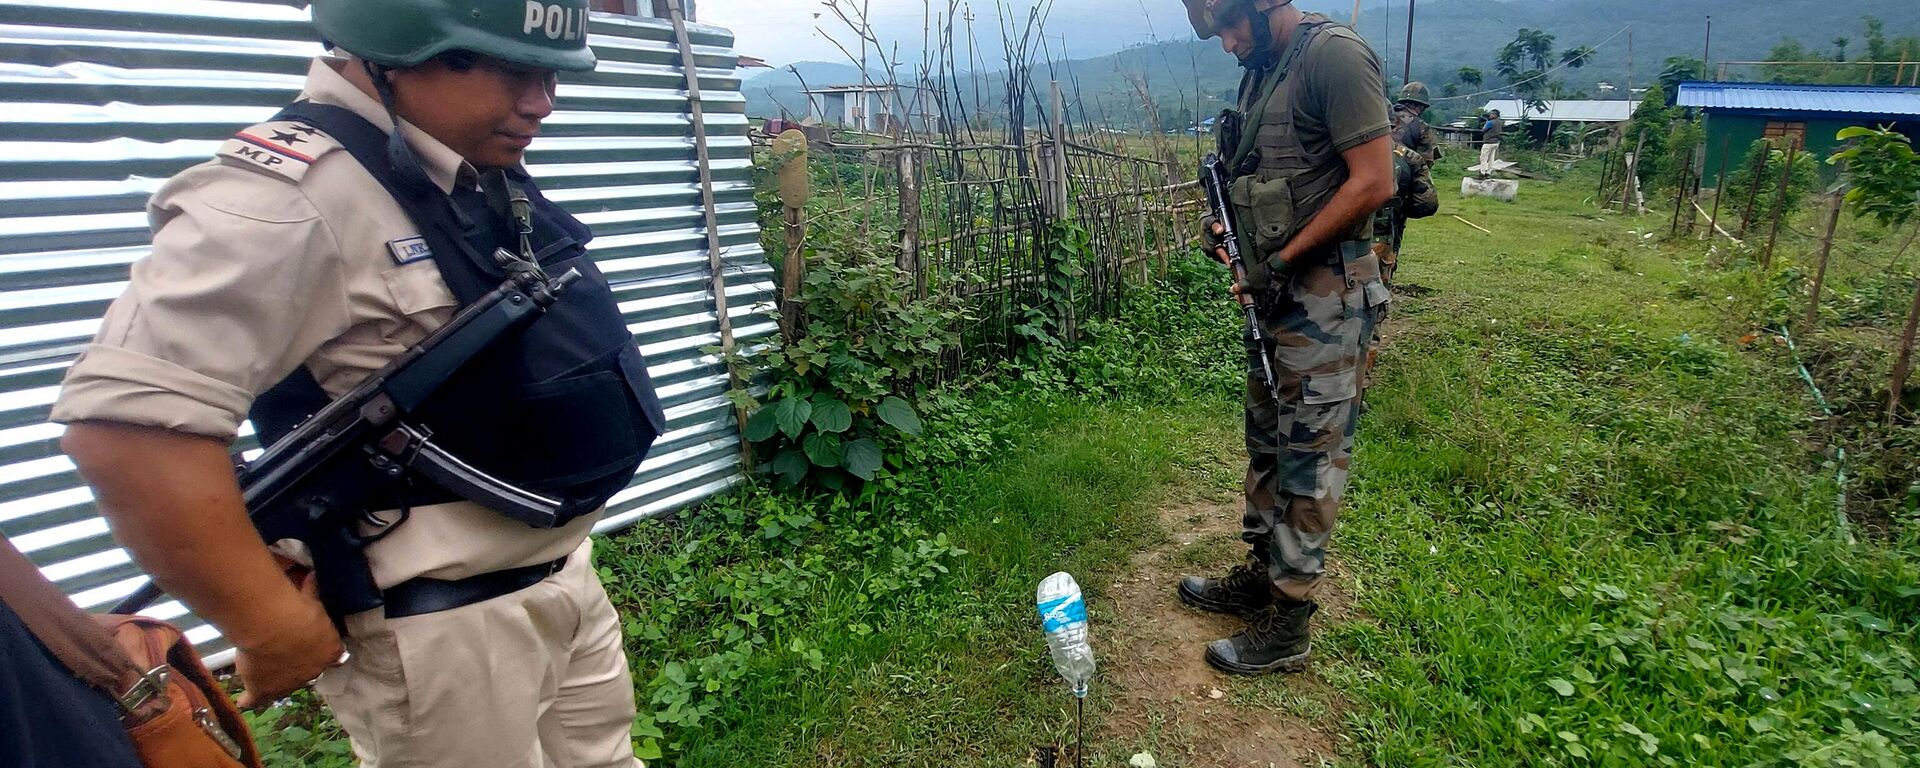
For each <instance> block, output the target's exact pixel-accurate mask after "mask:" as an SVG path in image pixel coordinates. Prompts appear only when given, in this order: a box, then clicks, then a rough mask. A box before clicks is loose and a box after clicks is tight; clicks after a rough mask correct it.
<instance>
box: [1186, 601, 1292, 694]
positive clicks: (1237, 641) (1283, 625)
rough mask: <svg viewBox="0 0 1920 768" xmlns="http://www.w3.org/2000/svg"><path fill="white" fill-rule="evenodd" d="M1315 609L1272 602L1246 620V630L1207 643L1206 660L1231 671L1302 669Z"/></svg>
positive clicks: (1287, 602) (1288, 670)
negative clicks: (1309, 622) (1309, 620)
mask: <svg viewBox="0 0 1920 768" xmlns="http://www.w3.org/2000/svg"><path fill="white" fill-rule="evenodd" d="M1316 610H1319V606H1318V605H1315V604H1313V603H1296V602H1293V601H1290V600H1289V601H1279V602H1275V603H1274V604H1272V605H1269V606H1267V607H1266V609H1265V610H1262V611H1261V612H1259V613H1258V614H1255V615H1254V616H1253V617H1251V618H1249V619H1248V620H1247V631H1245V632H1242V633H1240V634H1237V635H1234V636H1233V637H1229V638H1227V639H1225V640H1215V641H1213V642H1212V643H1209V644H1207V663H1208V664H1211V665H1213V668H1214V669H1218V670H1220V671H1222V672H1227V673H1230V674H1235V675H1264V674H1266V673H1268V672H1299V671H1300V670H1303V669H1306V668H1307V657H1308V653H1309V651H1310V645H1311V644H1310V643H1309V642H1308V637H1307V636H1308V633H1309V630H1308V627H1307V621H1308V619H1310V618H1312V617H1313V612H1314V611H1316Z"/></svg>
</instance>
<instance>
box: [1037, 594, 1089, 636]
mask: <svg viewBox="0 0 1920 768" xmlns="http://www.w3.org/2000/svg"><path fill="white" fill-rule="evenodd" d="M1038 608H1039V609H1040V624H1041V626H1043V627H1045V628H1046V630H1047V631H1048V632H1054V631H1058V630H1061V629H1065V628H1067V627H1068V626H1071V625H1073V624H1085V623H1087V604H1086V602H1085V601H1083V600H1081V599H1080V596H1079V595H1066V596H1063V597H1057V598H1054V599H1052V600H1048V601H1046V602H1044V603H1041V604H1040V605H1039V606H1038Z"/></svg>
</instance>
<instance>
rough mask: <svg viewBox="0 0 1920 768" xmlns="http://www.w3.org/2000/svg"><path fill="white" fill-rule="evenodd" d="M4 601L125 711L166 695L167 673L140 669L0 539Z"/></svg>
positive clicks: (0, 595) (83, 677)
mask: <svg viewBox="0 0 1920 768" xmlns="http://www.w3.org/2000/svg"><path fill="white" fill-rule="evenodd" d="M0 602H5V603H6V604H7V607H8V608H11V609H12V610H13V612H14V613H15V614H17V615H18V616H19V617H20V621H21V623H23V624H25V625H26V626H27V631H28V632H31V633H33V635H34V637H37V638H39V639H40V642H41V643H42V644H43V645H45V646H46V647H47V650H48V651H50V652H52V653H53V656H54V658H56V659H59V660H60V663H61V664H62V665H64V666H65V667H66V668H67V669H68V670H69V671H71V672H73V674H74V676H75V677H78V678H79V679H80V680H81V681H82V682H84V683H86V684H88V685H90V686H93V687H94V688H97V689H99V690H100V691H101V692H103V693H105V694H107V696H108V697H110V698H112V699H113V700H114V701H116V702H118V703H119V704H120V706H121V708H122V709H123V710H124V711H126V712H133V711H134V710H136V709H139V708H140V707H141V705H142V704H145V703H146V702H147V701H149V700H152V699H153V698H154V697H155V696H157V695H158V694H160V693H162V692H163V691H164V690H165V687H164V686H165V679H166V678H165V675H164V673H163V672H160V671H155V672H148V671H143V670H141V669H140V668H139V667H137V666H136V665H135V664H134V663H133V659H132V658H131V657H129V656H128V655H127V652H126V651H125V650H124V649H122V648H121V647H120V645H119V644H118V643H116V642H115V641H114V639H113V637H112V636H111V635H109V634H108V633H107V629H106V627H103V626H101V625H100V622H99V621H98V620H96V619H95V618H94V617H93V616H92V615H90V614H88V613H87V612H86V611H83V610H80V607H79V606H77V605H74V604H73V601H72V600H70V599H68V598H67V596H66V594H64V593H62V592H61V591H60V588H59V587H56V586H54V584H53V582H51V581H48V580H47V577H46V576H45V575H43V574H41V573H40V568H39V567H38V566H35V565H34V564H33V561H32V560H29V559H27V556H26V555H25V554H22V553H21V552H20V550H19V549H17V548H15V547H14V546H13V542H11V541H8V540H7V538H6V537H5V536H0ZM160 669H161V670H164V669H165V667H161V668H160Z"/></svg>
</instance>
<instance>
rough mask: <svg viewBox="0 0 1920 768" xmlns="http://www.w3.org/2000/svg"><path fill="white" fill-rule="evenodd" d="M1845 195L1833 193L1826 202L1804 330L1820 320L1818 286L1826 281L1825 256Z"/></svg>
mask: <svg viewBox="0 0 1920 768" xmlns="http://www.w3.org/2000/svg"><path fill="white" fill-rule="evenodd" d="M1846 200H1847V198H1846V196H1845V195H1842V194H1840V193H1839V192H1835V193H1833V199H1832V200H1829V201H1828V202H1827V236H1826V237H1824V238H1821V240H1820V260H1819V265H1818V266H1817V267H1815V268H1814V273H1813V296H1812V298H1811V299H1809V300H1808V301H1807V323H1806V331H1803V332H1811V331H1812V330H1813V329H1814V328H1815V327H1816V324H1817V323H1819V322H1820V288H1821V287H1822V286H1823V285H1825V284H1826V282H1827V257H1828V256H1829V255H1831V254H1832V253H1833V231H1834V229H1836V228H1838V227H1839V226H1840V209H1841V208H1843V207H1845V206H1846Z"/></svg>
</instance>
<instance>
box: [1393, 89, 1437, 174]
mask: <svg viewBox="0 0 1920 768" xmlns="http://www.w3.org/2000/svg"><path fill="white" fill-rule="evenodd" d="M1429 106H1431V103H1430V102H1428V101H1427V84H1426V83H1420V82H1413V83H1407V85H1406V87H1404V88H1401V89H1400V100H1399V101H1397V102H1395V103H1394V105H1393V141H1394V143H1395V144H1399V145H1401V146H1404V147H1407V148H1409V149H1412V150H1413V151H1414V152H1416V153H1418V154H1419V155H1420V168H1421V170H1423V171H1424V170H1426V169H1427V168H1429V167H1431V166H1432V165H1433V164H1434V162H1435V161H1437V160H1439V159H1440V143H1439V142H1436V141H1434V140H1433V131H1431V130H1429V129H1428V128H1427V121H1426V114H1427V107H1429Z"/></svg>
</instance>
